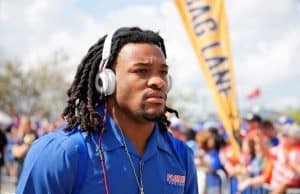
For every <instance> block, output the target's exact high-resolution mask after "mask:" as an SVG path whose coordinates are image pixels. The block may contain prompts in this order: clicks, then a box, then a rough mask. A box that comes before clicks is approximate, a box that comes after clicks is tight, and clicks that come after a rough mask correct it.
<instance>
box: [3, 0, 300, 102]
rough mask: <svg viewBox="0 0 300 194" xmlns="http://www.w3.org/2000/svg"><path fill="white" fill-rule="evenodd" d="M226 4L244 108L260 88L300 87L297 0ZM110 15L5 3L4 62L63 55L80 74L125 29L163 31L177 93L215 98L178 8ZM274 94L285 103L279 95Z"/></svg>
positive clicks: (34, 0) (58, 4) (133, 8)
mask: <svg viewBox="0 0 300 194" xmlns="http://www.w3.org/2000/svg"><path fill="white" fill-rule="evenodd" d="M226 3H227V4H226V5H227V6H226V8H227V13H228V19H229V24H230V37H231V42H232V48H233V57H234V68H235V74H236V81H237V84H236V85H237V90H238V93H239V96H240V98H239V99H240V101H241V102H243V100H241V99H242V97H243V96H244V95H245V94H246V92H248V91H249V90H250V89H252V88H253V87H256V86H261V87H268V88H274V90H276V83H277V82H283V81H286V80H287V78H289V77H295V78H297V79H298V80H295V81H298V82H299V81H300V80H299V77H300V65H299V62H298V60H297V56H298V53H299V51H300V41H299V38H298V37H297V36H298V35H299V34H300V27H299V24H298V21H299V19H300V17H299V16H300V9H299V7H300V6H299V3H298V4H297V3H296V2H295V1H292V0H290V1H285V2H284V3H283V2H282V1H281V0H267V1H260V0H243V1H239V2H238V3H237V1H234V0H228V1H226ZM295 5H296V6H295ZM106 13H107V14H105V15H101V12H99V15H98V16H97V17H96V16H95V15H93V14H89V13H88V12H87V11H86V10H83V9H82V8H80V7H79V6H78V5H76V4H74V2H73V1H71V0H65V1H59V0H53V1H39V0H25V1H17V0H11V1H4V2H2V4H1V15H0V25H1V31H0V42H1V46H0V52H2V53H0V55H1V56H4V57H5V56H6V57H8V58H12V57H15V56H17V57H18V58H20V59H22V61H25V63H26V64H30V65H32V64H36V61H37V60H39V59H41V58H43V57H49V56H50V55H51V54H52V53H53V52H54V51H56V50H59V49H62V50H64V51H65V52H66V53H67V54H68V55H69V56H70V63H69V66H70V67H72V68H73V70H75V69H76V67H75V65H77V64H78V63H79V62H80V59H81V57H83V55H84V54H85V53H86V51H87V49H88V47H89V46H91V45H92V44H93V43H94V42H96V41H97V39H98V38H100V37H101V36H102V35H104V34H105V33H107V32H110V31H112V30H114V29H116V28H117V27H119V26H133V25H137V26H141V27H142V28H150V29H153V30H157V31H158V30H159V31H160V32H161V34H162V36H163V37H164V38H165V42H166V46H167V53H168V63H169V64H170V71H171V73H172V74H173V76H174V78H175V90H179V91H180V92H184V91H185V90H186V92H188V91H189V90H191V89H192V90H199V91H201V95H202V96H203V95H204V96H208V97H210V95H209V93H208V92H207V91H208V87H207V86H206V83H205V81H204V79H203V75H202V73H201V69H200V66H199V65H198V62H197V60H196V57H195V54H194V51H193V50H192V48H191V46H190V45H189V41H188V38H187V36H186V32H185V29H184V28H183V26H182V24H181V21H180V18H179V15H178V13H177V10H176V8H175V6H174V4H173V1H171V0H165V1H162V2H161V3H160V4H159V5H158V4H148V5H142V4H139V5H128V6H125V7H121V8H118V9H116V10H112V11H106ZM2 29H3V30H2ZM202 91H203V92H202ZM273 94H275V95H279V94H280V91H279V92H277V93H276V92H275V93H273ZM263 95H265V97H266V98H272V96H269V97H268V96H267V95H268V94H266V93H263ZM241 96H242V97H241ZM299 96H300V94H299ZM299 96H298V97H299ZM286 98H288V97H286ZM274 103H275V102H274Z"/></svg>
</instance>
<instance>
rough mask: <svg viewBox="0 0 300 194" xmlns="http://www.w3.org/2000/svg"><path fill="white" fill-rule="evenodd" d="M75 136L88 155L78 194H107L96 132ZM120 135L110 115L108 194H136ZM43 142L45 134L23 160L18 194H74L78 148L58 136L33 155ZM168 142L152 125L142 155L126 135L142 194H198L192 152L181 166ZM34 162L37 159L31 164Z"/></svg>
mask: <svg viewBox="0 0 300 194" xmlns="http://www.w3.org/2000/svg"><path fill="white" fill-rule="evenodd" d="M77 133H82V134H83V136H84V141H85V143H86V146H87V152H88V159H87V166H86V167H85V168H86V169H85V171H86V175H85V178H84V180H83V183H82V185H81V188H80V194H96V193H99V194H101V193H105V186H104V179H103V171H102V168H101V165H100V160H99V152H98V151H97V145H96V142H97V140H98V135H99V134H98V133H96V132H95V133H91V134H89V135H87V133H85V132H80V131H79V130H78V131H77ZM120 135H121V134H120V129H119V127H118V126H117V125H116V123H115V122H114V121H113V119H112V118H111V117H109V116H108V119H107V122H106V131H105V133H104V135H103V139H102V149H103V153H104V159H105V168H106V173H107V182H108V188H109V192H110V194H123V193H130V194H137V193H139V189H138V186H137V183H136V180H135V176H134V173H133V170H132V168H131V165H130V162H129V159H128V156H127V154H126V152H125V150H124V145H123V142H122V139H121V136H120ZM61 136H62V135H61ZM45 138H47V135H46V136H45V137H41V138H40V139H38V140H37V141H35V142H34V143H33V144H32V147H31V148H30V151H29V152H28V154H27V156H26V159H25V164H24V170H23V172H22V175H21V178H20V181H19V184H18V186H17V192H16V193H17V194H21V193H26V194H27V193H28V194H34V193H35V194H72V193H73V192H74V186H75V185H74V184H75V182H76V180H75V179H76V174H77V169H78V158H79V151H78V145H76V143H75V142H74V141H72V140H71V139H70V138H68V137H66V136H64V137H62V138H60V137H57V138H55V139H54V140H53V141H52V142H51V143H49V145H48V146H46V147H45V149H44V150H43V151H42V152H41V153H40V154H39V156H38V157H37V156H36V153H34V150H35V148H36V147H39V145H40V144H41V141H43V139H45ZM168 138H170V136H169V134H168V133H167V132H163V131H161V130H160V129H159V127H158V125H157V124H156V125H155V128H154V130H153V133H152V134H151V136H150V138H149V140H148V143H147V147H146V150H145V153H144V155H143V156H140V154H139V153H138V152H137V150H136V149H135V147H134V146H133V144H132V143H131V142H130V140H129V139H127V138H126V137H125V141H126V144H127V147H128V149H129V153H130V155H131V158H132V160H133V164H134V167H135V169H136V172H137V175H138V176H139V174H140V173H139V172H140V171H139V170H140V165H142V166H143V167H142V182H143V186H144V193H145V194H151V193H155V194H160V193H161V194H163V193H168V194H169V193H170V194H171V193H172V194H197V193H198V186H197V175H196V169H195V166H194V162H193V154H192V151H191V150H190V149H189V148H188V147H187V146H184V148H185V149H186V154H187V158H186V164H184V162H182V160H181V158H180V156H179V154H178V153H177V152H176V149H174V146H173V145H172V144H171V143H170V141H169V139H168ZM171 138H174V137H172V136H171ZM172 146H173V147H172ZM33 158H37V159H34V161H33ZM138 178H139V179H140V177H138Z"/></svg>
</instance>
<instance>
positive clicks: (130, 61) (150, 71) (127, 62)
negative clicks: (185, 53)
mask: <svg viewBox="0 0 300 194" xmlns="http://www.w3.org/2000/svg"><path fill="white" fill-rule="evenodd" d="M114 69H115V72H116V83H117V84H116V92H115V95H114V100H115V102H116V106H117V108H118V109H119V111H123V112H125V113H126V114H127V116H129V117H132V118H133V119H134V120H140V121H145V120H146V121H154V120H156V119H158V118H159V117H161V116H162V115H163V114H164V109H165V104H166V97H167V96H166V90H167V74H168V66H167V65H166V60H165V57H164V55H163V53H162V51H161V49H160V48H159V47H157V46H156V45H153V44H149V43H129V44H126V45H125V46H123V48H122V49H121V50H120V52H119V55H118V58H117V60H116V63H115V66H114Z"/></svg>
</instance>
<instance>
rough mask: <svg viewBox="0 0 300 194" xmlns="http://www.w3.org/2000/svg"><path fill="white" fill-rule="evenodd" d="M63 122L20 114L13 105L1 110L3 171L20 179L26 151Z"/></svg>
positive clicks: (0, 132) (1, 157)
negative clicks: (35, 141) (39, 138)
mask: <svg viewBox="0 0 300 194" xmlns="http://www.w3.org/2000/svg"><path fill="white" fill-rule="evenodd" d="M62 124H63V121H62V120H58V121H55V122H49V121H48V120H47V119H45V118H41V117H40V116H33V115H18V114H17V113H16V112H15V110H14V108H13V107H12V106H9V107H8V108H7V110H5V111H2V110H0V167H1V168H0V169H1V171H2V172H1V173H2V174H4V175H5V176H8V177H14V178H16V179H17V180H18V177H19V176H20V173H21V171H22V166H23V162H24V159H25V156H26V153H27V151H28V150H29V148H30V145H31V144H32V143H33V141H34V140H36V139H37V138H38V137H40V136H42V135H44V134H46V133H49V132H52V131H54V130H56V129H57V128H59V127H60V126H62ZM16 184H17V181H16Z"/></svg>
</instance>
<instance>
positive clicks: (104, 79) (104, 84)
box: [95, 69, 116, 96]
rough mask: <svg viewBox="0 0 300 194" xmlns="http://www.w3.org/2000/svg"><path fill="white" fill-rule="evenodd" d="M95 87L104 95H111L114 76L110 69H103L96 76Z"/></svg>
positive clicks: (114, 81)
mask: <svg viewBox="0 0 300 194" xmlns="http://www.w3.org/2000/svg"><path fill="white" fill-rule="evenodd" d="M95 81H96V83H95V87H96V89H97V91H98V92H100V93H102V94H104V95H105V96H109V95H112V94H113V93H114V91H115V88H116V76H115V73H114V72H113V71H112V70H111V69H104V70H103V71H102V72H100V73H98V74H97V76H96V80H95Z"/></svg>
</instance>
